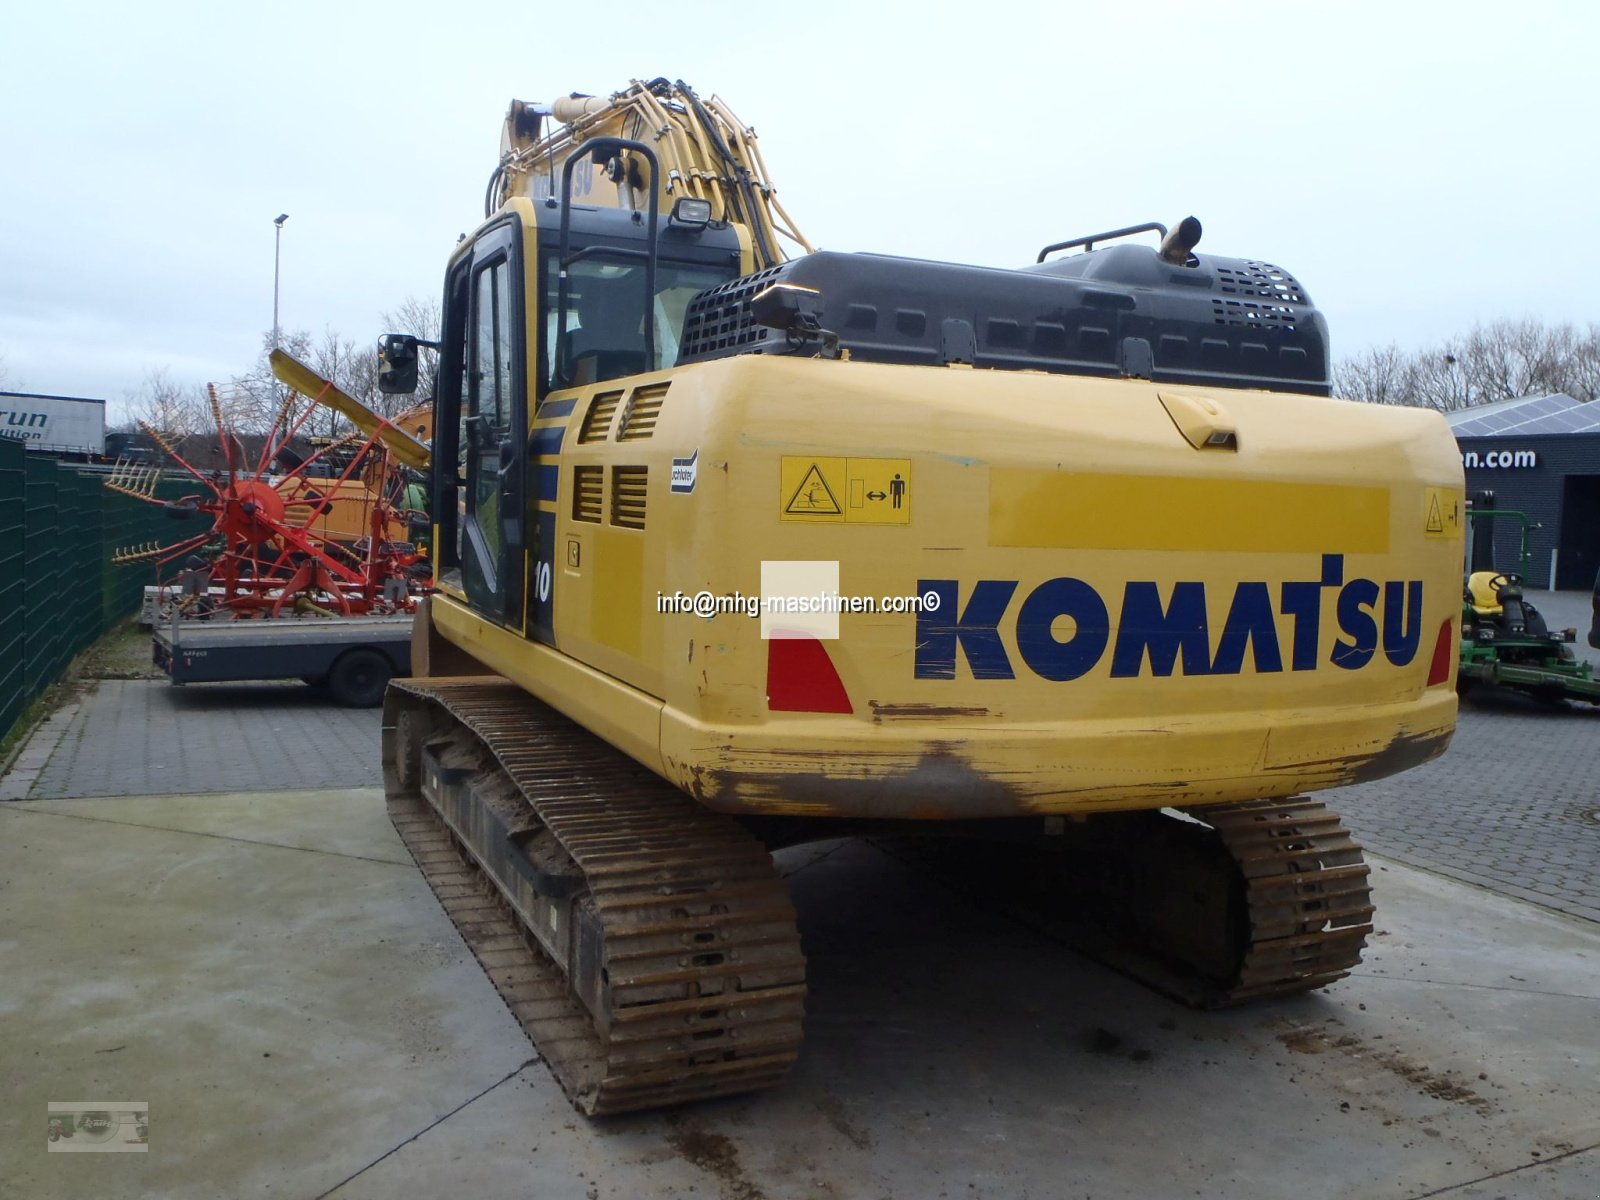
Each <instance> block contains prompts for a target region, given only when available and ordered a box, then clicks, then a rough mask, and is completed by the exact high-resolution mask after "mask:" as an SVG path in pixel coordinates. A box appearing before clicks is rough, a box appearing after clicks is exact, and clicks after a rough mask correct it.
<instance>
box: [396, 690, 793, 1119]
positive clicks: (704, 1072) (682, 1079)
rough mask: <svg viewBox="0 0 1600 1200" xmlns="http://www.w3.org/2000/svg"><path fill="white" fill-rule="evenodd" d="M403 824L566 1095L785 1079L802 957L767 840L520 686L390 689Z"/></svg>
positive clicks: (620, 1097)
mask: <svg viewBox="0 0 1600 1200" xmlns="http://www.w3.org/2000/svg"><path fill="white" fill-rule="evenodd" d="M383 737H384V775H385V791H386V793H387V795H388V804H389V812H390V816H391V818H392V819H393V821H394V824H395V828H396V829H397V830H398V831H399V833H400V836H401V838H402V839H403V840H404V841H405V843H406V846H407V848H408V849H409V850H410V851H411V854H412V857H413V858H415V860H416V862H417V865H418V867H420V868H421V870H422V873H423V875H424V877H425V878H426V879H427V881H428V884H429V886H430V887H431V888H432V889H433V892H434V894H435V896H437V897H438V899H439V902H440V904H441V905H442V906H443V908H444V910H445V913H446V914H447V915H448V916H449V917H450V920H451V922H452V923H453V924H454V925H455V926H456V928H457V929H458V930H459V931H460V932H461V935H462V937H463V939H465V941H466V943H467V945H468V946H469V947H470V948H471V949H472V952H473V954H474V955H475V956H476V957H477V959H478V961H479V962H480V963H481V964H482V966H483V968H484V970H485V971H486V972H487V973H488V975H489V978H490V979H491V980H492V981H493V982H494V985H495V987H496V988H497V989H498V991H499V992H500V995H501V998H502V999H504V1000H505V1002H506V1005H507V1007H509V1008H510V1010H511V1012H512V1014H513V1015H514V1016H515V1017H516V1018H517V1020H518V1021H519V1022H520V1023H521V1024H522V1027H523V1029H524V1030H525V1031H526V1032H527V1034H528V1036H529V1038H530V1039H531V1040H532V1041H533V1044H534V1045H535V1047H537V1049H538V1051H539V1053H540V1055H541V1056H542V1057H543V1058H544V1060H545V1062H546V1063H547V1064H548V1065H549V1067H550V1069H551V1071H552V1073H553V1074H554V1075H555V1077H556V1079H557V1080H558V1081H559V1082H560V1084H561V1086H562V1088H563V1089H564V1090H565V1091H566V1093H567V1095H568V1097H569V1098H570V1099H571V1100H572V1102H573V1104H574V1105H575V1106H576V1107H577V1108H578V1109H579V1110H580V1111H582V1112H584V1113H585V1114H588V1115H593V1116H600V1115H605V1114H611V1113H622V1112H629V1111H635V1110H641V1109H650V1108H661V1107H665V1106H668V1105H674V1104H682V1103H686V1102H690V1101H698V1100H704V1099H709V1098H711V1097H715V1096H726V1095H733V1094H736V1093H740V1092H748V1091H753V1090H756V1089H759V1088H766V1087H772V1086H774V1085H776V1084H779V1083H781V1082H782V1081H783V1079H784V1078H785V1076H786V1075H787V1073H788V1070H789V1067H790V1065H791V1064H792V1063H793V1062H794V1060H795V1058H796V1056H797V1054H798V1051H799V1046H800V1041H801V1019H802V1016H803V1011H804V996H805V960H804V958H803V957H802V955H801V952H800V940H799V934H798V932H797V930H796V927H795V914H794V909H793V906H792V905H791V904H790V901H789V897H788V892H787V889H786V887H785V886H784V883H783V881H782V879H781V878H780V877H779V876H778V874H777V872H776V869H775V868H774V866H773V863H772V859H771V856H770V855H769V854H768V853H767V851H766V850H765V848H764V847H763V846H762V845H761V844H760V843H759V842H758V841H756V840H755V839H754V838H752V837H751V836H750V835H749V834H747V833H746V832H745V831H744V830H743V829H742V828H741V827H740V826H739V825H738V823H737V822H735V821H733V820H732V819H731V818H728V817H725V816H722V815H720V814H717V813H714V812H711V811H710V810H708V809H706V808H704V807H702V806H700V805H698V804H696V803H694V802H693V801H692V800H690V799H689V798H688V797H686V796H684V795H683V794H682V793H681V792H679V791H678V790H677V789H675V788H673V787H672V786H671V785H669V784H667V783H666V782H664V781H663V780H661V779H659V778H657V777H656V776H655V775H653V774H652V773H650V772H649V771H647V770H645V769H644V768H643V767H641V766H639V765H638V764H636V763H634V762H633V761H632V760H631V759H628V758H626V757H625V756H624V755H622V754H621V753H620V752H618V751H617V750H615V749H613V748H612V747H610V746H609V745H607V744H606V743H605V742H603V741H601V740H600V739H598V738H596V737H595V736H594V735H592V734H590V733H587V732H586V731H584V730H583V729H581V728H580V727H578V726H577V725H575V724H573V723H572V722H571V721H569V720H567V719H566V718H565V717H562V716H561V715H560V714H558V713H556V712H554V711H553V710H552V709H550V708H549V707H547V706H545V705H543V704H541V703H540V702H538V701H537V700H535V699H533V698H532V697H531V696H529V695H528V694H527V693H525V692H523V691H522V690H521V689H520V688H517V687H516V686H515V685H513V684H510V683H507V682H505V681H504V680H500V679H497V678H484V677H474V678H472V679H462V680H437V679H434V680H406V681H395V682H393V683H391V685H390V689H389V693H388V698H387V699H386V701H385V705H384V731H383Z"/></svg>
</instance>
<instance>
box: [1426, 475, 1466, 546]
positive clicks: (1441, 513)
mask: <svg viewBox="0 0 1600 1200" xmlns="http://www.w3.org/2000/svg"><path fill="white" fill-rule="evenodd" d="M1464 499H1465V497H1464V496H1463V495H1462V494H1461V492H1459V491H1457V490H1456V489H1455V488H1436V487H1434V488H1424V489H1423V499H1422V532H1423V533H1424V535H1426V536H1427V537H1431V538H1458V537H1460V536H1461V506H1462V501H1463V500H1464Z"/></svg>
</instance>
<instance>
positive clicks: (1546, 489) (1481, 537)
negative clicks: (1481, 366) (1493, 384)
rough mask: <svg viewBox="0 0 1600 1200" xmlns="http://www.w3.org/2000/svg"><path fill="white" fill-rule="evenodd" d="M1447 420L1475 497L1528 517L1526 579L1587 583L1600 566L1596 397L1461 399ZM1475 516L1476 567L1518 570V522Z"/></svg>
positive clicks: (1471, 551)
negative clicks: (1463, 405) (1470, 404)
mask: <svg viewBox="0 0 1600 1200" xmlns="http://www.w3.org/2000/svg"><path fill="white" fill-rule="evenodd" d="M1446 420H1448V421H1449V423H1450V428H1451V430H1452V431H1453V432H1454V433H1455V435H1456V441H1457V443H1458V445H1459V446H1460V447H1461V462H1462V466H1463V467H1464V468H1465V470H1466V476H1467V495H1468V497H1469V498H1471V499H1473V500H1474V506H1475V507H1476V508H1478V509H1480V510H1481V509H1483V508H1487V507H1492V508H1494V509H1497V510H1506V509H1510V510H1513V511H1516V512H1521V513H1525V514H1526V515H1527V517H1528V518H1529V519H1530V520H1531V521H1533V522H1534V524H1535V526H1536V528H1535V529H1534V530H1533V533H1532V536H1531V538H1530V549H1531V551H1532V556H1531V561H1530V563H1529V567H1528V583H1529V585H1530V586H1532V587H1540V588H1543V587H1551V586H1554V587H1558V588H1589V587H1591V586H1592V585H1593V583H1594V580H1595V574H1596V572H1597V571H1600V404H1594V403H1585V402H1583V401H1581V400H1577V399H1574V398H1573V397H1571V396H1567V395H1564V394H1562V393H1559V392H1557V393H1555V394H1554V395H1549V396H1520V397H1518V398H1516V399H1514V400H1499V401H1496V402H1495V403H1493V404H1483V405H1479V406H1478V407H1476V408H1468V409H1463V410H1462V411H1460V412H1456V413H1450V414H1449V415H1448V416H1447V417H1446ZM1473 524H1474V528H1473V530H1472V532H1471V534H1470V537H1471V544H1470V545H1469V548H1468V561H1469V562H1471V563H1472V566H1473V568H1474V569H1483V568H1489V567H1493V568H1494V569H1496V570H1502V571H1516V570H1519V566H1518V551H1519V547H1520V535H1521V530H1520V522H1518V521H1516V520H1515V519H1499V520H1495V521H1494V522H1492V525H1491V523H1490V522H1488V521H1475V522H1474V523H1473ZM1486 526H1489V528H1485V527H1486Z"/></svg>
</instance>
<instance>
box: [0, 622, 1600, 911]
mask: <svg viewBox="0 0 1600 1200" xmlns="http://www.w3.org/2000/svg"><path fill="white" fill-rule="evenodd" d="M1529 599H1530V600H1531V601H1532V602H1533V603H1534V604H1535V605H1536V606H1537V607H1538V608H1539V609H1540V611H1541V612H1543V613H1544V614H1545V616H1546V618H1547V620H1548V621H1549V624H1550V626H1551V627H1552V628H1564V627H1567V626H1575V627H1577V629H1578V630H1579V640H1578V642H1577V644H1576V646H1575V647H1574V649H1575V650H1576V651H1577V652H1578V654H1579V655H1580V656H1582V657H1585V658H1587V659H1588V660H1590V661H1592V662H1596V664H1597V665H1600V651H1595V650H1591V649H1590V648H1589V647H1588V646H1587V645H1586V644H1585V642H1584V635H1585V633H1586V632H1587V630H1588V624H1589V611H1590V610H1589V594H1588V593H1587V592H1556V593H1550V592H1534V593H1530V596H1529ZM379 725H380V718H379V710H377V709H347V708H340V707H339V706H337V705H335V704H333V703H332V702H331V701H330V700H329V699H328V697H327V695H326V693H324V692H320V691H317V690H315V689H312V688H307V687H305V686H303V685H301V684H261V685H248V686H244V685H240V686H234V685H221V684H211V685H202V686H191V687H187V688H174V687H172V686H170V685H169V684H167V683H165V682H164V681H159V680H104V681H101V682H100V683H99V684H98V686H97V688H96V690H95V691H94V692H93V693H92V694H90V695H89V696H87V697H85V698H84V699H83V700H82V701H81V702H80V703H79V704H78V706H77V710H76V711H75V712H72V713H71V714H70V715H69V714H67V713H65V712H63V713H62V714H60V715H59V718H58V719H56V720H55V721H53V722H52V723H50V724H49V725H47V726H46V727H45V728H44V729H41V731H40V732H39V734H36V735H35V739H34V742H35V743H36V744H32V745H30V746H29V747H28V749H27V751H26V752H25V755H26V757H27V760H28V761H27V762H26V763H24V762H22V761H20V760H19V763H18V764H17V768H26V769H17V768H14V769H13V770H12V772H11V773H10V774H9V775H8V776H7V777H6V778H5V779H4V780H3V781H0V800H6V799H11V800H16V799H32V800H44V799H58V798H65V797H92V796H154V795H182V794H194V793H205V792H232V791H241V790H246V789H252V790H298V789H314V788H333V787H371V786H381V784H382V775H381V771H380V766H379V758H378V731H379ZM41 738H43V739H45V740H44V741H41V740H40V739H41ZM52 738H54V739H55V740H54V744H53V745H51V744H50V739H52ZM1328 800H1329V803H1330V804H1331V805H1332V806H1333V807H1334V808H1335V809H1337V810H1338V811H1339V812H1340V813H1341V814H1342V815H1343V816H1344V817H1345V819H1346V821H1347V822H1348V823H1349V825H1350V827H1351V828H1352V829H1353V830H1354V831H1355V833H1356V835H1357V837H1358V838H1359V839H1360V840H1361V841H1362V842H1363V843H1364V844H1365V845H1366V846H1367V847H1368V848H1369V849H1370V850H1373V851H1375V852H1376V853H1379V854H1384V855H1388V856H1389V857H1391V858H1396V859H1399V860H1400V861H1402V862H1406V863H1409V864H1411V865H1413V866H1419V867H1424V868H1427V869H1429V870H1433V871H1439V872H1441V873H1443V874H1446V875H1449V876H1451V877H1453V878H1456V879H1460V880H1463V881H1465V882H1468V883H1475V884H1479V885H1482V886H1485V887H1489V888H1493V889H1494V890H1496V891H1500V892H1503V893H1505V894H1508V895H1511V896H1516V897H1518V898H1520V899H1523V900H1528V901H1531V902H1533V903H1535V904H1540V905H1543V906H1545V907H1547V908H1552V909H1555V910H1558V911H1560V912H1564V913H1568V914H1570V915H1573V916H1578V917H1584V918H1587V919H1589V920H1593V921H1600V815H1597V814H1600V708H1596V707H1592V706H1589V705H1576V704H1574V705H1568V706H1566V707H1564V708H1551V707H1549V706H1544V705H1539V704H1536V703H1534V702H1532V701H1529V700H1525V699H1523V698H1521V697H1518V696H1515V695H1509V694H1495V693H1481V692H1480V693H1477V694H1475V695H1474V697H1473V698H1472V700H1470V701H1468V702H1466V703H1464V704H1463V705H1462V708H1461V718H1460V724H1459V727H1458V729H1457V733H1456V737H1455V741H1454V742H1453V743H1452V745H1451V747H1450V749H1449V750H1448V751H1447V752H1446V753H1445V755H1444V756H1443V757H1442V758H1440V759H1438V760H1436V761H1435V762H1432V763H1429V764H1427V765H1426V766H1423V767H1419V768H1417V769H1415V770H1413V771H1408V772H1406V773H1404V774H1402V775H1398V776H1395V777H1393V778H1390V779H1385V780H1381V781H1379V782H1377V783H1372V784H1365V785H1362V786H1360V787H1352V788H1342V789H1340V790H1338V791H1335V792H1331V793H1329V794H1328Z"/></svg>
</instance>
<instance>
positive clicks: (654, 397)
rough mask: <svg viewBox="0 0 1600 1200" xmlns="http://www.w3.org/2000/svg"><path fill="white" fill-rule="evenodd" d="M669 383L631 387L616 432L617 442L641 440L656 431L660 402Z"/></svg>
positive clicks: (669, 385)
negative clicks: (625, 407) (618, 428)
mask: <svg viewBox="0 0 1600 1200" xmlns="http://www.w3.org/2000/svg"><path fill="white" fill-rule="evenodd" d="M671 386H672V385H671V384H670V383H652V384H647V385H646V386H644V387H637V388H634V389H633V395H632V396H631V397H629V399H628V408H627V411H626V412H624V413H623V414H622V428H621V429H620V430H619V431H618V432H617V441H619V442H642V441H643V440H644V439H645V438H647V437H649V436H650V435H651V434H653V433H654V432H655V431H656V420H657V419H658V418H659V417H660V416H661V402H662V401H663V400H665V399H666V396H667V389H668V388H669V387H671Z"/></svg>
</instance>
